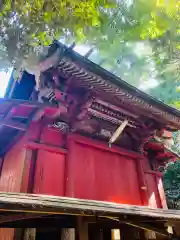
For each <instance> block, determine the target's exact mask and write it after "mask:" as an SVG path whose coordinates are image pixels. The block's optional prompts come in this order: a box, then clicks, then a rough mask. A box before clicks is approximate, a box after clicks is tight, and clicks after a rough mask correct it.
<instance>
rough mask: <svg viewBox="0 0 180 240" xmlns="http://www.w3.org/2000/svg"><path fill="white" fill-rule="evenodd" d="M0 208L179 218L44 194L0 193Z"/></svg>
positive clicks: (172, 213) (171, 213) (161, 211)
mask: <svg viewBox="0 0 180 240" xmlns="http://www.w3.org/2000/svg"><path fill="white" fill-rule="evenodd" d="M0 211H8V212H30V213H44V214H57V215H58V214H62V213H65V214H69V215H81V216H83V215H84V216H85V215H89V216H94V215H96V216H97V215H98V216H102V217H103V216H104V217H107V216H109V217H113V216H116V217H120V216H121V215H129V216H139V217H140V216H141V217H146V219H147V217H150V218H151V219H152V218H154V219H164V220H168V219H172V220H177V221H180V211H179V210H169V209H168V210H166V209H151V208H148V207H142V206H133V205H127V204H116V203H111V202H101V201H93V200H80V199H75V198H64V197H55V196H47V195H33V194H22V193H5V192H0Z"/></svg>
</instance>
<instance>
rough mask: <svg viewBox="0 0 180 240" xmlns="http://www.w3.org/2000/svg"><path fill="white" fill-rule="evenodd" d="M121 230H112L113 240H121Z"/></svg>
mask: <svg viewBox="0 0 180 240" xmlns="http://www.w3.org/2000/svg"><path fill="white" fill-rule="evenodd" d="M120 239H121V235H120V229H112V230H111V240H120Z"/></svg>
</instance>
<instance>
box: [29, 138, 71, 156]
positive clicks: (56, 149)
mask: <svg viewBox="0 0 180 240" xmlns="http://www.w3.org/2000/svg"><path fill="white" fill-rule="evenodd" d="M25 147H27V148H31V149H41V150H46V151H49V152H53V153H61V154H67V150H66V149H64V148H60V147H56V146H52V145H50V144H44V143H37V142H33V141H28V142H27V143H26V144H25Z"/></svg>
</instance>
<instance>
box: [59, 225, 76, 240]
mask: <svg viewBox="0 0 180 240" xmlns="http://www.w3.org/2000/svg"><path fill="white" fill-rule="evenodd" d="M61 240H75V229H74V228H63V229H62V232H61Z"/></svg>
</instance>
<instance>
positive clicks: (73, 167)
mask: <svg viewBox="0 0 180 240" xmlns="http://www.w3.org/2000/svg"><path fill="white" fill-rule="evenodd" d="M68 149H69V153H68V157H67V164H68V169H67V179H68V180H67V185H66V195H67V196H69V197H75V198H84V199H94V200H102V201H115V202H119V203H125V204H136V205H141V204H142V203H141V197H140V191H139V189H140V186H139V182H138V175H137V171H136V159H133V158H131V157H127V156H124V155H123V154H120V153H115V152H112V151H111V149H109V151H108V150H105V151H104V150H103V149H102V148H99V147H98V146H92V145H91V144H87V141H86V142H84V144H83V143H81V142H78V139H76V140H69V145H68Z"/></svg>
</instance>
